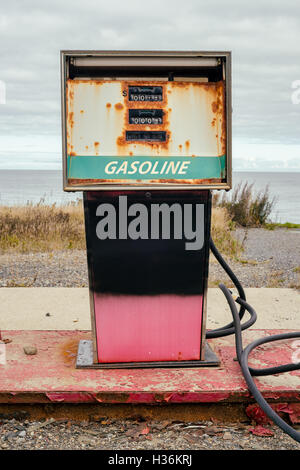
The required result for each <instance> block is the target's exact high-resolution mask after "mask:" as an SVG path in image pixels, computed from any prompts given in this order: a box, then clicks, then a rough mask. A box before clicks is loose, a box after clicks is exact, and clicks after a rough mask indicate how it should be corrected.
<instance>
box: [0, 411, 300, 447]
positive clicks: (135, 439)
mask: <svg viewBox="0 0 300 470" xmlns="http://www.w3.org/2000/svg"><path fill="white" fill-rule="evenodd" d="M251 428H253V426H249V425H245V424H236V425H230V426H229V425H227V426H225V425H220V424H214V423H212V422H197V423H180V422H171V421H160V422H157V421H151V422H145V421H144V422H139V421H132V420H126V421H125V420H117V421H116V420H114V421H112V420H106V421H101V422H72V421H67V420H63V421H54V420H53V419H51V418H50V419H49V420H48V421H44V422H28V421H16V420H15V419H12V420H5V419H2V420H0V449H3V450H5V449H6V450H12V449H31V450H34V449H59V450H68V449H85V450H88V449H101V450H104V449H105V450H127V449H132V450H139V449H150V450H151V449H155V450H197V449H206V450H209V449H216V450H300V444H298V443H296V442H295V441H294V440H293V439H291V438H290V437H289V436H287V435H286V434H284V433H283V432H282V431H281V430H278V429H277V428H274V427H272V428H268V429H269V432H270V433H273V435H271V436H268V437H260V436H256V435H253V434H252V433H251V432H250V429H251Z"/></svg>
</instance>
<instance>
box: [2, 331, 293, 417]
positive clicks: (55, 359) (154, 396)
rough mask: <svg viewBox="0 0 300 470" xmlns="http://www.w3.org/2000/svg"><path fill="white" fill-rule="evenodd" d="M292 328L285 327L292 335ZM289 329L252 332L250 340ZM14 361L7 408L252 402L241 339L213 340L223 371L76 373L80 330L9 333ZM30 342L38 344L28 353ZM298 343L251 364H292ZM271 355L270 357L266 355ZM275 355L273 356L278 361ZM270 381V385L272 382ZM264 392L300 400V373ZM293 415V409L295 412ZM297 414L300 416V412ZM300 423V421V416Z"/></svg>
mask: <svg viewBox="0 0 300 470" xmlns="http://www.w3.org/2000/svg"><path fill="white" fill-rule="evenodd" d="M286 331H287V330H285V332H286ZM281 332H283V331H282V330H280V331H278V330H272V331H271V330H248V331H246V332H244V333H243V336H244V337H245V343H246V344H247V343H249V342H250V341H253V340H254V339H256V338H261V337H262V336H266V335H272V334H278V333H281ZM3 333H4V334H5V337H7V338H10V339H11V340H12V342H11V343H9V344H7V345H6V348H7V351H6V353H7V364H6V365H0V403H12V404H13V403H136V404H142V403H145V404H146V403H148V404H163V403H164V404H172V403H232V402H248V403H249V402H252V398H251V396H250V393H249V391H248V388H247V385H246V383H245V381H244V379H243V376H242V374H241V370H240V367H239V364H238V363H237V362H236V361H234V360H233V359H234V357H235V356H236V353H235V346H234V338H233V337H226V338H222V339H218V340H213V341H209V344H210V345H211V346H212V348H213V349H214V351H215V352H216V353H217V354H218V356H219V357H220V359H221V367H219V368H205V369H199V368H195V369H193V368H192V369H183V368H178V369H131V370H128V369H123V370H115V369H114V370H111V369H109V370H107V369H102V370H92V369H90V370H86V369H85V370H81V369H75V360H76V350H77V348H75V346H76V343H77V345H78V342H79V341H80V340H81V339H90V333H89V332H82V331H81V332H80V331H5V332H3ZM24 344H35V345H36V346H37V349H38V354H37V355H36V356H26V355H25V354H24V352H23V345H24ZM291 351H292V349H291V343H290V342H287V341H285V342H278V344H276V345H274V344H272V345H264V347H263V348H261V349H260V350H257V351H254V352H253V354H251V359H250V365H253V366H254V367H257V362H258V361H259V363H260V364H261V366H262V367H266V366H269V365H270V362H271V361H272V363H277V362H278V361H279V360H280V361H281V363H288V362H290V361H291ZM265 354H266V356H265ZM271 356H272V357H271ZM266 379H268V380H266ZM256 381H257V384H258V386H259V389H260V390H261V391H262V393H263V395H264V396H265V397H266V398H267V399H268V400H271V401H274V402H289V403H290V402H296V403H299V402H300V372H299V371H294V372H291V373H285V374H280V375H278V376H270V377H257V378H256ZM292 411H293V410H292ZM293 412H294V411H293ZM294 419H296V418H294Z"/></svg>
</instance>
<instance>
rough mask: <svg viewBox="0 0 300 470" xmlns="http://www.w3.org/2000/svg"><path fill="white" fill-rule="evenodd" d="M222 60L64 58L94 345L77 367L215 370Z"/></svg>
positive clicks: (223, 166) (86, 347)
mask: <svg viewBox="0 0 300 470" xmlns="http://www.w3.org/2000/svg"><path fill="white" fill-rule="evenodd" d="M230 61H231V55H230V53H229V52H220V53H217V52H216V53H212V52H120V51H114V52H108V51H99V52H90V51H64V52H62V54H61V63H62V118H63V161H64V190H65V191H83V195H84V211H85V228H86V243H87V259H88V270H89V289H90V305H91V322H92V332H93V341H92V342H89V341H82V342H81V343H80V346H79V352H78V358H77V367H157V366H158V367H159V366H160V367H161V366H163V367H174V366H175V367H178V366H198V365H199V366H201V365H206V366H207V365H215V364H218V363H219V360H218V358H217V357H216V355H215V354H214V353H213V351H212V350H211V349H210V348H209V347H208V345H207V344H206V342H205V334H206V328H205V322H206V291H207V278H208V262H209V240H210V220H211V190H213V189H223V190H224V189H225V190H228V189H230V187H231V63H230Z"/></svg>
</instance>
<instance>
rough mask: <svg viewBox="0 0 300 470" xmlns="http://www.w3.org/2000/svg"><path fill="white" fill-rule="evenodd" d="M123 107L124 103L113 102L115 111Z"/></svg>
mask: <svg viewBox="0 0 300 470" xmlns="http://www.w3.org/2000/svg"><path fill="white" fill-rule="evenodd" d="M123 108H124V105H123V104H122V103H116V104H115V109H116V110H117V111H122V109H123Z"/></svg>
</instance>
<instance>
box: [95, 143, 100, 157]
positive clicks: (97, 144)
mask: <svg viewBox="0 0 300 470" xmlns="http://www.w3.org/2000/svg"><path fill="white" fill-rule="evenodd" d="M94 147H95V153H96V155H99V147H100V142H94Z"/></svg>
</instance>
